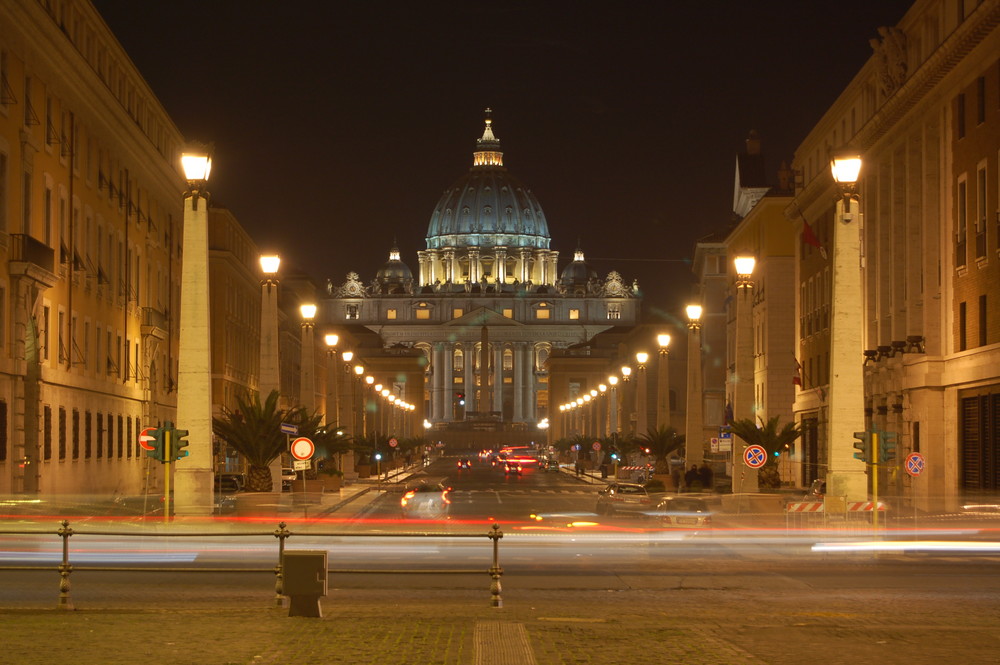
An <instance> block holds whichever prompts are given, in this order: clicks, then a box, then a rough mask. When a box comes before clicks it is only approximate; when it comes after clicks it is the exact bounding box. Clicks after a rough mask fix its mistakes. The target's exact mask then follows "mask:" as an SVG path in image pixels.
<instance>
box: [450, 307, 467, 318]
mask: <svg viewBox="0 0 1000 665" xmlns="http://www.w3.org/2000/svg"><path fill="white" fill-rule="evenodd" d="M463 314H465V310H463V309H462V308H461V307H456V308H454V309H452V310H451V318H453V319H460V318H462V315H463Z"/></svg>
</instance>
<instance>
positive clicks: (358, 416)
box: [353, 365, 365, 438]
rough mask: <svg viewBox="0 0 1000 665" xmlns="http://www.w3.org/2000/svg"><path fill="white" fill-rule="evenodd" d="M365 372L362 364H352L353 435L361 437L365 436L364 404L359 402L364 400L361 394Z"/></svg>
mask: <svg viewBox="0 0 1000 665" xmlns="http://www.w3.org/2000/svg"><path fill="white" fill-rule="evenodd" d="M364 374H365V366H364V365H355V366H354V378H355V381H354V383H353V391H354V418H353V420H354V436H358V435H359V434H360V435H361V438H364V437H365V419H364V405H363V404H362V403H361V402H363V401H364V396H363V395H362V394H361V391H362V382H363V381H364V380H365V379H364Z"/></svg>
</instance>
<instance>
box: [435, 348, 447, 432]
mask: <svg viewBox="0 0 1000 665" xmlns="http://www.w3.org/2000/svg"><path fill="white" fill-rule="evenodd" d="M444 346H445V345H444V342H434V346H433V347H432V351H431V355H432V357H431V420H432V421H434V422H441V421H443V420H445V408H444V407H445V404H446V403H447V402H446V400H445V396H444V389H445V383H444V380H445V376H446V371H445V350H444Z"/></svg>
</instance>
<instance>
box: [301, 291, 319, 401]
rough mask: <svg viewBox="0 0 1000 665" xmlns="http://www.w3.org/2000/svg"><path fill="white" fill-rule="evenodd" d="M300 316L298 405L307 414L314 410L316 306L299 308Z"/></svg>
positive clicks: (309, 305)
mask: <svg viewBox="0 0 1000 665" xmlns="http://www.w3.org/2000/svg"><path fill="white" fill-rule="evenodd" d="M299 313H300V314H302V350H301V352H300V353H299V360H300V363H299V403H300V404H301V405H302V406H303V408H305V410H306V411H307V412H308V413H312V412H313V411H315V410H316V377H315V373H316V361H315V359H314V358H313V352H314V349H315V346H316V344H315V342H314V341H313V319H315V318H316V305H313V304H311V303H310V304H305V305H300V306H299Z"/></svg>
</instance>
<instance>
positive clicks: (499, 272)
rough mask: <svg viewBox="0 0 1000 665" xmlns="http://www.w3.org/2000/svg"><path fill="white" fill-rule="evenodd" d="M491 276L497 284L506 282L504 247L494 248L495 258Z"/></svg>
mask: <svg viewBox="0 0 1000 665" xmlns="http://www.w3.org/2000/svg"><path fill="white" fill-rule="evenodd" d="M493 277H494V278H495V279H496V281H497V284H505V283H506V282H507V248H506V247H497V248H496V259H495V260H494V261H493Z"/></svg>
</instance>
